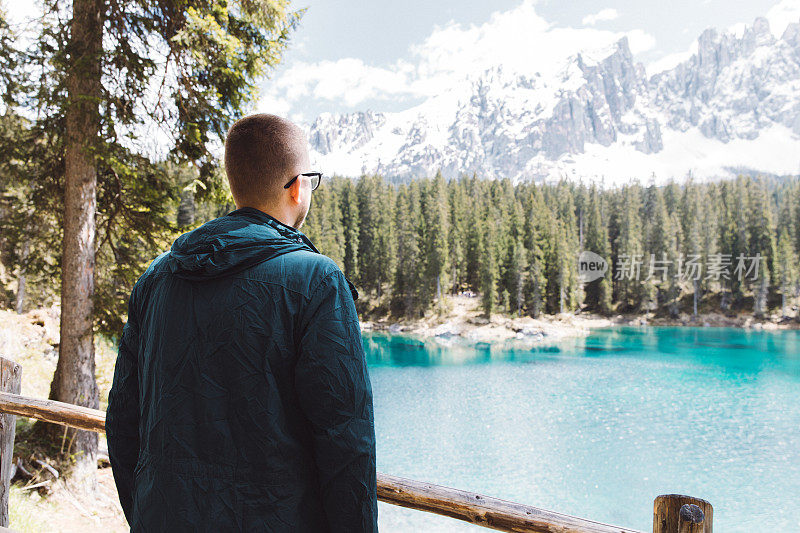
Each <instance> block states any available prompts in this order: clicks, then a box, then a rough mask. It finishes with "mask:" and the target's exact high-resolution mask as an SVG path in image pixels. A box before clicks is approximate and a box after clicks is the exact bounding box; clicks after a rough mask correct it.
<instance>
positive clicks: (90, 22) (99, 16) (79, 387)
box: [50, 0, 105, 492]
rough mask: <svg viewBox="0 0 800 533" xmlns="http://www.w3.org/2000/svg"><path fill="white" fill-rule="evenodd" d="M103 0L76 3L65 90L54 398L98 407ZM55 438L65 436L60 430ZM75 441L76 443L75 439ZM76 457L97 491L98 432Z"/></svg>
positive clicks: (79, 483)
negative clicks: (95, 316)
mask: <svg viewBox="0 0 800 533" xmlns="http://www.w3.org/2000/svg"><path fill="white" fill-rule="evenodd" d="M104 11H105V5H104V0H74V2H73V6H72V13H73V15H72V22H71V31H70V40H69V51H70V55H69V61H70V69H69V72H68V74H67V79H66V86H67V91H68V98H67V100H68V104H67V110H66V114H65V117H66V154H65V185H64V239H63V250H62V253H63V255H62V263H61V269H62V271H61V340H60V346H59V357H58V365H57V366H56V372H55V375H54V376H53V382H52V384H51V386H50V399H52V400H58V401H61V402H67V403H72V404H76V405H82V406H86V407H91V408H93V409H98V408H99V407H100V398H99V394H98V389H97V381H96V378H95V360H94V343H93V340H94V338H93V337H94V335H93V331H92V311H93V296H94V265H95V208H96V196H95V190H96V187H97V169H96V160H95V157H94V154H93V150H92V149H93V148H94V147H95V146H97V139H98V136H99V132H100V113H99V99H100V98H101V96H102V93H101V61H102V52H103V46H102V45H103V19H104ZM54 429H55V431H53V432H52V434H54V435H58V436H59V437H61V435H62V434H63V430H62V429H61V428H60V427H58V426H54ZM73 438H74V442H72V441H71V439H73ZM66 442H72V445H71V449H70V453H72V454H76V456H75V458H76V460H77V461H76V464H75V468H74V470H73V472H72V475H71V480H72V481H73V482H74V487H75V488H76V489H78V490H81V491H89V492H94V491H95V490H96V488H97V476H96V474H97V433H95V432H93V431H86V430H77V429H74V428H69V429H68V430H67V435H66Z"/></svg>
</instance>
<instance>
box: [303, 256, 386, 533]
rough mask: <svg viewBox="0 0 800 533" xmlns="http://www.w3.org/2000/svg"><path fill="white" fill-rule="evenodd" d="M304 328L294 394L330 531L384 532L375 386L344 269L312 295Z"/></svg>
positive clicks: (326, 278)
mask: <svg viewBox="0 0 800 533" xmlns="http://www.w3.org/2000/svg"><path fill="white" fill-rule="evenodd" d="M301 328H302V329H301V331H302V336H301V340H300V346H299V354H298V359H297V365H296V367H295V388H296V392H297V395H298V398H299V401H300V405H301V408H302V410H303V411H304V413H305V415H306V417H307V418H308V420H309V422H310V424H311V430H312V434H313V441H314V456H315V458H316V463H317V469H318V475H319V482H320V490H321V495H322V502H323V507H324V509H325V513H326V516H327V520H328V524H329V527H330V531H332V532H348V533H358V532H373V531H378V500H377V482H376V472H375V426H374V419H373V411H372V386H371V384H370V379H369V374H368V371H367V364H366V357H365V354H364V347H363V344H362V341H361V328H360V326H359V322H358V315H357V313H356V308H355V303H354V302H353V296H352V293H351V291H350V287H349V284H348V283H347V280H346V278H345V277H344V274H343V273H342V272H341V270H339V269H337V270H336V271H334V272H332V273H331V274H329V275H328V276H326V277H325V278H324V279H323V280H322V281H321V282H320V283H319V285H318V286H317V287H316V288H315V289H314V293H313V294H312V296H311V298H310V301H309V305H308V307H307V309H306V311H305V313H304V319H303V321H302V323H301Z"/></svg>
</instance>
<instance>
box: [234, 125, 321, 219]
mask: <svg viewBox="0 0 800 533" xmlns="http://www.w3.org/2000/svg"><path fill="white" fill-rule="evenodd" d="M305 143H306V138H305V133H304V132H303V130H302V129H301V128H300V127H299V126H297V125H296V124H294V123H292V122H290V121H289V120H286V119H285V118H282V117H279V116H276V115H270V114H267V113H258V114H255V115H248V116H246V117H242V118H240V119H239V120H237V121H236V122H235V123H234V124H233V126H231V128H230V130H228V135H227V137H226V138H225V173H226V174H227V175H228V183H229V184H230V187H231V194H232V195H233V198H234V199H235V200H236V201H237V203H239V204H240V205H241V204H252V205H260V204H263V203H265V202H270V201H272V200H273V199H275V198H277V197H278V195H279V194H280V192H281V190H282V189H283V185H284V183H283V180H284V179H285V178H286V175H287V173H288V172H289V171H291V169H292V168H293V167H294V166H296V165H297V164H298V163H299V162H300V161H301V160H302V158H303V155H304V152H305V150H306V146H305ZM285 181H288V179H285Z"/></svg>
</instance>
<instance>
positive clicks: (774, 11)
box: [767, 0, 800, 37]
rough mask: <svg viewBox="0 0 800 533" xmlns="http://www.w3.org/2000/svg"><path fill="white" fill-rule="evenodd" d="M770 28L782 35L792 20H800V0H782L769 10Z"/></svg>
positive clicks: (776, 33)
mask: <svg viewBox="0 0 800 533" xmlns="http://www.w3.org/2000/svg"><path fill="white" fill-rule="evenodd" d="M767 20H768V21H769V28H770V30H772V33H773V34H774V35H775V36H776V37H780V36H781V35H782V34H783V32H784V31H785V30H786V26H788V25H789V24H790V23H792V22H798V21H800V0H781V1H780V2H778V3H777V4H775V5H774V6H772V8H771V9H770V10H769V11H767Z"/></svg>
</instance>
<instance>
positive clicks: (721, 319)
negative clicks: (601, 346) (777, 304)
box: [361, 296, 800, 343]
mask: <svg viewBox="0 0 800 533" xmlns="http://www.w3.org/2000/svg"><path fill="white" fill-rule="evenodd" d="M476 300H477V299H474V298H466V297H462V296H456V297H452V299H451V303H452V309H451V310H450V311H448V312H447V313H444V314H440V315H432V316H429V317H425V318H421V319H418V320H396V321H395V320H391V319H389V318H378V319H372V320H369V319H367V320H363V321H362V322H361V330H362V331H363V332H370V331H382V332H387V333H391V334H404V335H413V336H416V337H421V338H429V339H437V340H442V341H447V340H462V341H466V342H503V341H524V342H529V343H538V342H544V341H556V340H561V339H564V338H569V337H580V336H585V335H588V334H589V333H590V332H591V330H592V329H594V328H603V327H611V326H681V327H733V328H745V329H753V330H779V329H800V322H798V320H797V319H796V318H794V317H791V318H782V317H767V318H764V319H756V318H755V317H753V316H752V315H751V314H744V313H743V314H739V315H735V316H731V315H724V314H721V313H703V314H700V315H698V316H697V317H692V316H690V315H686V314H682V315H681V316H679V317H678V318H667V317H657V316H654V315H653V314H652V313H648V314H643V315H614V316H611V317H604V316H600V315H595V314H591V313H578V314H574V313H563V314H558V315H543V316H541V317H540V318H536V319H534V318H531V317H519V318H512V317H508V316H503V315H492V318H491V320H490V319H487V318H486V317H485V316H482V313H481V311H480V309H479V307H478V302H477V301H476Z"/></svg>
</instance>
